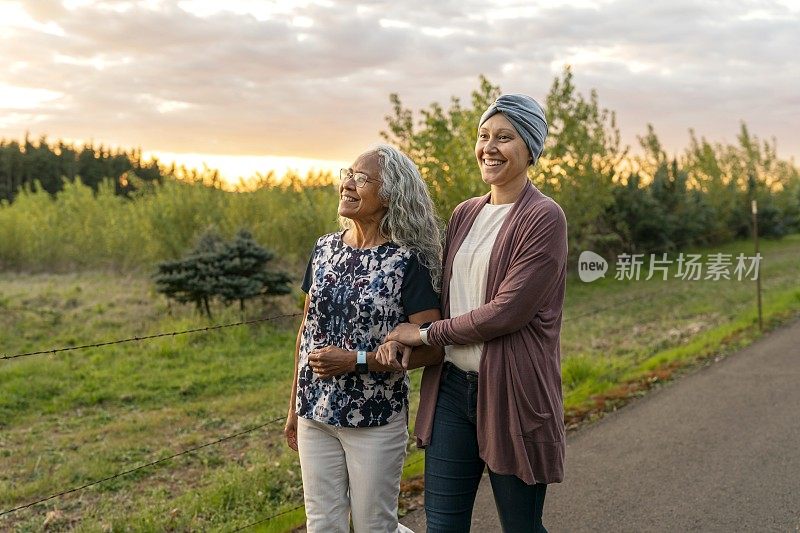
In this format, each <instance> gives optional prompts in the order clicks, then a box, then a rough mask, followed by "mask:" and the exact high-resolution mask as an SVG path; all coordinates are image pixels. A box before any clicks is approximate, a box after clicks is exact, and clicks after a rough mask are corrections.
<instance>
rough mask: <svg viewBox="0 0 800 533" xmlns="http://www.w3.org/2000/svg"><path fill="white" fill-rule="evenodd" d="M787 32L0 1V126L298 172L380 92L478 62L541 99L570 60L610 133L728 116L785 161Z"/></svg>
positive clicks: (633, 11)
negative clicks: (774, 145)
mask: <svg viewBox="0 0 800 533" xmlns="http://www.w3.org/2000/svg"><path fill="white" fill-rule="evenodd" d="M798 28H800V0H783V1H778V0H762V1H751V0H742V1H725V2H722V1H714V0H705V1H687V0H670V1H660V0H654V1H647V2H644V1H641V0H573V1H563V2H556V1H546V2H545V1H538V0H537V1H525V2H520V1H515V0H503V1H493V0H481V1H473V0H457V1H456V0H436V1H430V0H426V1H420V0H410V1H398V0H373V1H370V2H357V1H351V0H338V1H335V0H320V1H309V0H294V1H267V0H262V1H245V0H224V1H217V0H214V1H205V0H180V1H178V0H175V1H159V0H141V1H85V0H64V1H57V0H29V1H8V0H0V138H6V139H9V138H13V139H21V138H22V137H23V136H24V135H25V133H26V132H30V134H31V136H32V137H39V136H41V135H47V136H48V138H49V139H51V140H55V139H66V140H69V141H73V142H87V141H94V142H95V143H97V144H99V143H104V144H106V145H110V146H119V147H125V148H133V147H140V148H142V149H143V150H144V152H145V154H152V155H156V156H159V157H160V158H161V159H162V160H164V161H165V162H166V161H177V162H179V163H186V164H189V165H191V166H196V167H200V166H201V165H202V163H203V162H205V163H206V164H208V165H209V166H211V167H215V168H219V169H220V170H221V171H222V174H223V176H225V177H226V178H227V179H229V180H231V181H235V180H236V179H237V178H238V177H239V176H249V175H252V174H254V173H255V172H257V171H258V172H261V173H265V172H267V171H268V170H270V169H274V170H276V171H277V172H278V173H279V174H282V173H283V172H284V171H285V170H286V169H287V168H293V169H295V170H298V171H300V172H301V173H305V172H306V171H307V170H309V169H333V168H338V167H340V166H348V165H349V163H350V162H351V161H352V160H354V159H355V157H356V156H357V155H358V154H359V153H361V152H363V151H364V150H365V149H366V148H368V147H369V146H370V145H372V144H374V143H376V142H380V140H381V139H380V136H379V133H380V131H382V130H383V129H385V126H386V122H385V116H386V115H387V114H389V113H391V105H390V102H389V95H390V94H391V93H398V94H399V95H400V98H401V100H402V102H403V103H404V105H405V106H406V107H410V108H411V109H414V110H418V109H421V108H426V107H428V106H429V105H430V104H431V103H432V102H439V103H442V104H444V105H447V104H448V102H449V101H450V98H451V97H452V96H458V97H460V98H462V99H467V100H468V98H469V94H470V93H471V92H472V91H473V90H474V89H475V88H477V86H478V76H479V75H481V74H483V75H485V76H487V77H488V79H489V80H490V81H491V82H492V83H493V84H495V85H499V86H500V87H501V89H502V90H503V92H523V93H527V94H530V95H531V96H533V97H534V98H536V99H538V100H540V101H542V100H543V99H544V97H545V95H546V94H547V91H548V89H549V88H550V85H551V84H552V82H553V79H554V78H555V77H556V76H558V75H559V74H560V73H561V71H562V69H563V68H564V65H572V68H573V72H574V75H575V83H576V85H577V88H578V90H579V91H580V92H582V93H584V94H588V93H589V91H590V90H591V89H596V90H597V93H598V95H599V100H600V104H601V105H602V106H603V107H606V108H609V109H611V110H613V111H615V112H616V113H617V120H618V125H619V127H620V129H621V132H622V137H623V141H624V142H625V143H626V144H630V145H632V146H636V145H637V144H638V143H637V135H641V134H643V133H644V132H645V131H646V125H647V123H652V124H653V125H654V126H655V128H656V132H657V133H658V134H659V136H660V137H661V139H662V141H663V143H664V145H665V147H666V148H667V150H668V151H669V152H671V153H675V152H678V151H680V150H682V149H683V148H684V147H686V146H687V145H688V143H689V133H688V131H689V128H693V129H694V130H695V131H696V133H697V134H698V135H699V136H705V137H707V138H708V139H709V140H712V141H719V142H735V138H736V134H737V133H738V131H739V125H740V123H741V121H745V122H746V123H747V124H748V126H749V127H750V129H751V132H753V133H755V134H756V135H758V136H759V137H761V138H762V139H769V138H772V137H775V138H776V139H777V140H778V154H779V155H780V156H782V157H785V158H790V157H793V158H795V159H800V136H798V135H797V130H798V126H800V59H799V58H800V53H798V50H800V30H799V29H798Z"/></svg>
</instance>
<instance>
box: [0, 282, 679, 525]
mask: <svg viewBox="0 0 800 533" xmlns="http://www.w3.org/2000/svg"><path fill="white" fill-rule="evenodd" d="M656 292H664V291H656ZM653 296H654V294H652V293H647V294H643V295H639V296H636V297H634V298H628V299H624V300H621V301H618V302H615V303H614V304H610V305H608V306H603V307H600V308H596V309H593V310H591V311H589V312H586V313H582V314H579V315H575V316H570V317H566V318H564V319H563V321H564V322H566V321H569V320H577V319H579V318H584V317H587V316H592V315H595V314H598V313H601V312H603V311H608V310H610V309H613V308H616V307H619V306H621V305H623V304H628V303H632V302H635V301H640V300H644V299H649V298H652V297H653ZM302 314H303V313H300V312H297V313H287V314H281V315H275V316H270V317H263V318H256V319H251V320H242V321H239V322H232V323H226V324H218V325H214V326H205V327H198V328H191V329H185V330H180V331H171V332H163V333H156V334H152V335H142V336H134V337H128V338H124V339H118V340H111V341H103V342H96V343H89V344H82V345H75V346H66V347H59V348H51V349H45V350H36V351H30V352H21V353H14V354H3V355H2V356H0V361H12V360H16V359H21V358H25V357H33V356H37V355H45V354H51V355H55V354H58V353H63V352H69V351H78V350H85V349H90V348H99V347H106V346H113V345H118V344H123V343H130V342H140V341H145V340H150V339H157V338H163V337H175V336H177V335H187V334H192V333H203V332H209V331H215V330H220V329H225V328H231V327H239V326H245V325H252V324H258V323H263V322H269V321H274V320H279V319H284V318H294V317H298V316H301V315H302ZM283 420H285V417H284V416H281V417H277V418H273V419H270V420H267V421H265V422H262V423H260V424H257V425H255V426H252V427H249V428H247V429H244V430H241V431H238V432H235V433H232V434H230V435H225V436H223V437H220V438H218V439H215V440H213V441H210V442H206V443H204V444H201V445H198V446H193V447H191V448H187V449H185V450H182V451H179V452H177V453H173V454H171V455H169V456H166V457H162V458H159V459H156V460H154V461H150V462H148V463H145V464H142V465H139V466H136V467H133V468H129V469H127V470H124V471H121V472H118V473H115V474H112V475H109V476H106V477H103V478H99V479H95V480H93V481H90V482H88V483H84V484H83V485H79V486H76V487H71V488H67V489H63V490H60V491H59V492H56V493H54V494H51V495H49V496H46V497H43V498H40V499H37V500H35V501H31V502H29V503H26V504H23V505H19V506H17V507H14V508H11V509H6V510H2V511H0V517H3V516H8V515H10V514H12V513H15V512H18V511H21V510H24V509H28V508H31V507H34V506H36V505H39V504H43V503H46V502H48V501H51V500H54V499H57V498H61V497H63V496H66V495H69V494H73V493H76V492H80V491H82V490H85V489H88V488H90V487H93V486H96V485H100V484H102V483H106V482H108V481H111V480H114V479H117V478H120V477H124V476H127V475H130V474H132V473H134V472H138V471H140V470H143V469H146V468H150V467H153V466H156V465H158V464H162V463H166V462H168V461H171V460H173V459H176V458H178V457H180V456H183V455H187V454H191V453H195V452H197V451H199V450H201V449H204V448H207V447H210V446H215V445H217V444H220V443H222V442H226V441H229V440H232V439H235V438H238V437H242V436H244V435H248V434H251V433H253V432H255V431H258V430H260V429H264V428H266V427H268V426H271V425H273V424H276V423H278V422H281V421H283ZM422 460H424V454H421V455H420V456H419V457H417V458H416V459H414V460H412V461H410V462H409V463H407V464H406V465H405V466H404V467H403V471H404V472H405V471H406V470H407V469H408V468H409V467H411V466H413V465H415V464H418V463H419V462H421V461H422ZM303 507H304V504H302V503H300V504H298V505H296V506H294V507H292V508H290V509H286V510H283V511H280V512H277V513H274V514H271V515H269V516H266V517H264V518H262V519H259V520H257V521H254V522H250V523H248V524H246V525H244V526H240V527H238V528H236V529H233V530H231V531H232V532H237V531H243V530H246V529H249V528H252V527H255V526H257V525H261V524H264V523H267V522H269V521H272V520H274V519H276V518H279V517H281V516H285V515H287V514H290V513H292V512H294V511H297V510H299V509H301V508H303Z"/></svg>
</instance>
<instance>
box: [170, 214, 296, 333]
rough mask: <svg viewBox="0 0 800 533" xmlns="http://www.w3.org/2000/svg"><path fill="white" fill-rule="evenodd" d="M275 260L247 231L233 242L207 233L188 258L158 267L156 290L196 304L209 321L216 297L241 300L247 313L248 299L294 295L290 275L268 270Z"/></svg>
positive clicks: (239, 233)
mask: <svg viewBox="0 0 800 533" xmlns="http://www.w3.org/2000/svg"><path fill="white" fill-rule="evenodd" d="M273 258H274V254H273V253H272V252H270V251H269V250H267V249H265V248H263V247H262V246H260V245H259V244H258V242H256V240H255V239H254V238H253V236H252V235H251V234H250V232H249V231H247V230H244V229H242V230H240V231H239V232H238V233H237V234H236V237H235V238H234V239H233V241H231V242H225V241H224V240H223V239H222V237H221V236H220V235H219V233H217V232H216V231H214V230H208V231H206V232H205V233H204V234H203V235H202V236H201V237H200V240H199V241H198V243H197V246H196V247H195V248H194V249H193V250H192V251H191V252H190V253H189V254H188V255H187V256H186V257H185V258H183V259H180V260H178V261H164V262H162V263H159V264H158V265H157V272H156V274H155V275H154V280H155V282H156V290H157V291H158V292H160V293H162V294H164V295H165V296H166V297H167V298H169V299H172V300H176V301H178V302H181V303H188V302H193V303H194V304H195V306H196V307H197V309H198V311H200V312H201V313H205V314H206V315H207V316H208V317H209V318H211V306H210V301H211V300H213V299H214V298H219V299H221V300H222V301H223V302H224V303H225V304H226V305H230V304H231V303H233V302H236V301H238V302H239V309H240V311H241V312H242V314H244V311H245V301H246V300H249V299H251V298H255V297H257V296H263V295H279V294H288V293H289V292H291V289H290V288H289V282H290V281H291V279H290V278H289V276H288V274H286V273H285V272H280V271H270V270H267V264H268V263H269V262H270V261H271V260H272V259H273Z"/></svg>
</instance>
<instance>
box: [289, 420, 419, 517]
mask: <svg viewBox="0 0 800 533" xmlns="http://www.w3.org/2000/svg"><path fill="white" fill-rule="evenodd" d="M407 440H408V429H407V427H406V416H405V412H403V413H400V415H399V416H397V417H396V418H395V420H393V421H392V422H389V423H388V424H386V425H385V426H379V427H372V428H340V427H335V426H331V425H329V424H323V423H321V422H316V421H314V420H309V419H307V418H303V417H299V418H298V420H297V448H298V451H299V452H300V467H301V469H302V472H303V493H304V497H305V504H306V527H307V528H308V533H348V532H349V531H350V520H349V518H350V516H351V515H352V519H353V529H354V530H355V532H356V533H373V532H381V533H394V532H396V531H401V532H402V531H410V530H409V529H408V528H406V527H404V526H403V525H400V524H399V523H398V522H397V497H398V495H399V493H400V476H401V474H402V473H403V461H404V460H405V456H406V441H407Z"/></svg>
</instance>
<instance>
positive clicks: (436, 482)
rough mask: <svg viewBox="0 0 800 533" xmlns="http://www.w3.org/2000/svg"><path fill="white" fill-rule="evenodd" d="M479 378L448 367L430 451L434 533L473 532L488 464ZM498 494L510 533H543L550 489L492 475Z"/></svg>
mask: <svg viewBox="0 0 800 533" xmlns="http://www.w3.org/2000/svg"><path fill="white" fill-rule="evenodd" d="M477 403H478V374H477V373H476V372H465V371H463V370H461V369H460V368H458V367H457V366H455V365H452V364H450V363H445V368H444V371H443V375H442V381H441V384H440V386H439V398H438V400H437V401H436V415H435V418H434V423H433V434H432V435H431V442H430V445H429V446H428V448H427V449H426V450H425V515H426V517H427V522H428V532H429V533H439V532H454V531H459V532H461V531H469V530H470V521H471V520H472V508H473V506H474V504H475V494H476V493H477V491H478V484H479V483H480V481H481V477H482V475H483V470H484V468H485V466H486V465H485V463H484V462H483V460H482V459H481V458H480V457H479V456H478V435H477V429H476V419H477V413H476V409H477ZM489 479H490V481H491V483H492V492H493V493H494V501H495V505H496V506H497V513H498V515H499V516H500V523H501V525H502V527H503V531H504V532H506V533H517V532H523V531H524V532H537V533H538V532H543V533H547V530H546V529H545V528H544V526H543V525H542V510H543V508H544V496H545V492H546V490H547V485H545V484H544V483H537V484H535V485H528V484H526V483H525V482H523V481H522V480H521V479H519V478H518V477H517V476H513V475H501V474H495V473H494V472H492V471H491V470H489Z"/></svg>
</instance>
